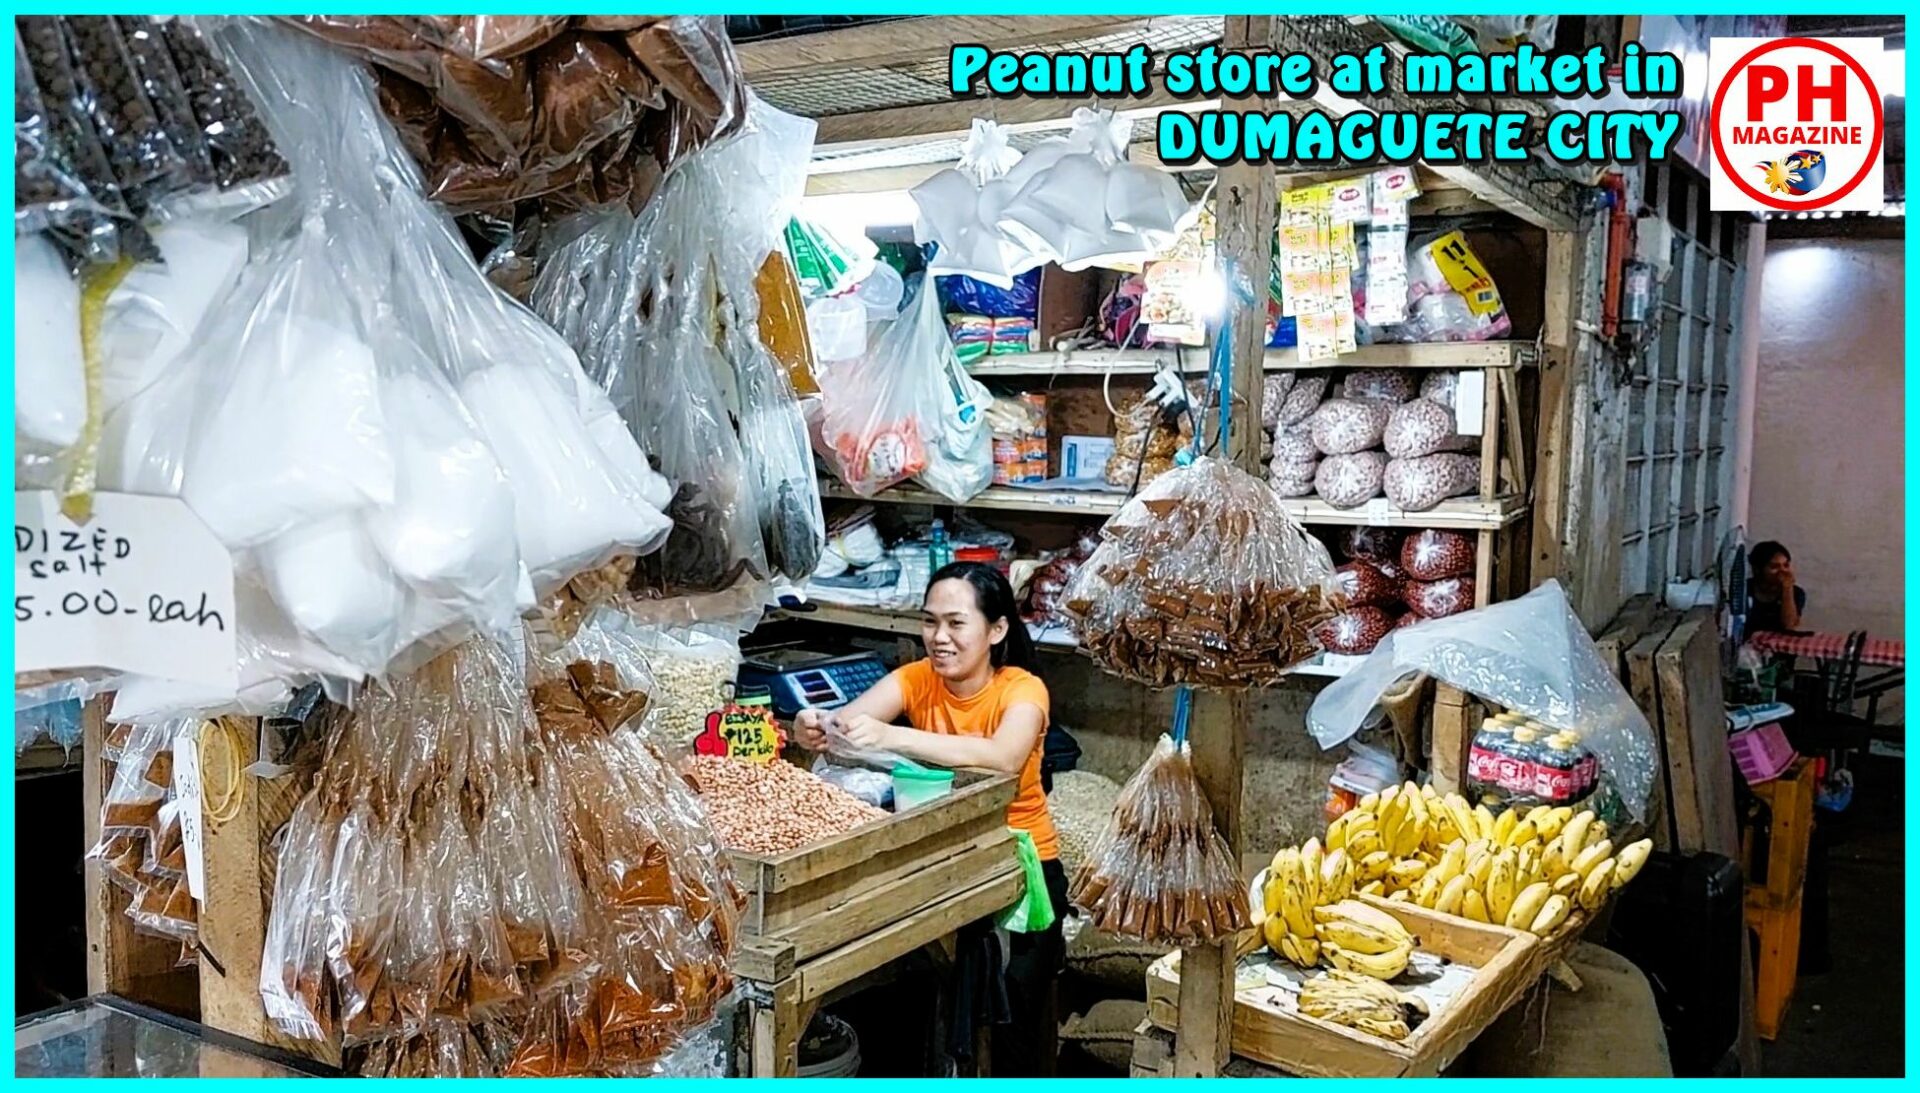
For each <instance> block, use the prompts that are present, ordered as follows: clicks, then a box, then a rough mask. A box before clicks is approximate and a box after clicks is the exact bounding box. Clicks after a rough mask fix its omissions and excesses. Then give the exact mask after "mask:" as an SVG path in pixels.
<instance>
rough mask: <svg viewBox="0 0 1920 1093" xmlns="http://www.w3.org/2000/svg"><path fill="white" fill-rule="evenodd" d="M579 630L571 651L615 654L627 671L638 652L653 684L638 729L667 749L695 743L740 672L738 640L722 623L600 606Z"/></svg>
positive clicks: (591, 653) (581, 653)
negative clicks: (681, 622) (670, 620)
mask: <svg viewBox="0 0 1920 1093" xmlns="http://www.w3.org/2000/svg"><path fill="white" fill-rule="evenodd" d="M580 635H581V636H579V637H577V638H576V641H575V643H573V644H571V645H569V646H568V648H569V650H572V651H574V652H577V653H578V654H579V655H581V656H591V655H599V656H606V657H612V658H614V662H615V663H616V665H617V666H619V667H620V668H621V671H622V672H623V673H625V672H626V671H627V667H626V665H627V664H628V662H629V658H630V657H632V656H634V655H636V654H637V655H638V657H639V658H640V659H641V661H642V662H643V664H644V666H645V670H646V671H647V672H648V673H649V674H650V676H651V679H652V684H653V686H652V688H651V689H650V690H649V691H648V693H649V695H650V696H651V698H652V701H651V703H650V709H649V710H648V715H647V717H646V719H645V721H643V722H642V724H641V726H640V732H641V734H642V735H643V736H644V737H645V738H646V739H648V740H651V741H654V742H657V743H658V744H660V746H662V747H666V748H672V749H681V748H686V747H690V746H691V745H692V743H693V738H694V737H696V736H698V735H700V732H701V730H703V729H705V728H706V720H707V714H709V713H711V712H712V711H714V710H716V709H718V708H719V706H720V703H721V702H723V701H725V698H726V693H725V692H726V688H727V686H728V685H729V684H731V683H732V682H733V680H734V678H735V677H736V676H737V675H738V674H739V671H740V660H741V655H740V644H739V641H738V640H737V639H736V638H735V637H734V636H733V635H732V634H731V633H727V632H725V631H724V630H723V629H722V628H720V627H713V626H702V625H693V626H684V627H678V626H673V627H669V626H657V625H650V624H647V623H643V622H640V621H638V620H636V619H634V618H632V617H631V616H629V615H627V614H626V613H624V612H622V611H618V610H613V609H609V608H602V609H600V610H599V611H597V612H595V613H594V614H593V615H590V616H589V617H588V619H587V621H586V623H585V624H583V625H582V626H581V628H580Z"/></svg>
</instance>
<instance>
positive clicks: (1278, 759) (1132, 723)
mask: <svg viewBox="0 0 1920 1093" xmlns="http://www.w3.org/2000/svg"><path fill="white" fill-rule="evenodd" d="M1041 670H1042V673H1043V675H1044V677H1045V679H1046V681H1047V690H1048V693H1049V695H1050V696H1051V698H1052V701H1053V715H1054V718H1055V719H1056V720H1057V721H1059V722H1060V723H1062V724H1064V725H1066V726H1067V727H1068V728H1070V729H1071V730H1072V732H1073V735H1074V739H1076V740H1078V741H1079V742H1080V752H1081V755H1080V769H1081V770H1090V771H1093V772H1094V773H1096V774H1102V775H1105V776H1106V777H1108V778H1111V779H1113V780H1114V781H1116V782H1119V783H1121V784H1122V785H1125V784H1126V781H1127V779H1128V778H1131V777H1133V773H1134V771H1136V770H1138V769H1140V764H1142V763H1144V762H1146V759H1147V756H1148V755H1150V754H1152V752H1153V745H1154V742H1155V741H1157V740H1159V739H1160V734H1161V733H1163V732H1165V731H1166V730H1167V728H1168V726H1169V725H1171V724H1172V719H1173V693H1172V692H1171V691H1167V692H1162V693H1155V692H1152V691H1149V690H1147V689H1146V688H1145V687H1140V686H1136V685H1134V684H1132V683H1127V682H1125V681H1122V680H1119V679H1115V678H1114V677H1112V676H1109V675H1107V674H1105V673H1104V672H1102V671H1100V669H1098V668H1096V667H1094V665H1093V662H1092V661H1089V660H1087V659H1085V658H1083V657H1077V656H1059V655H1054V654H1045V655H1044V659H1043V660H1042V661H1041ZM1320 686H1321V684H1320V683H1319V681H1317V680H1315V681H1304V680H1303V681H1301V682H1298V683H1292V684H1289V685H1287V686H1285V687H1277V688H1272V689H1269V690H1266V691H1262V692H1259V693H1258V694H1257V696H1256V698H1255V700H1254V707H1253V727H1252V735H1251V736H1250V737H1249V738H1248V739H1247V742H1246V752H1245V754H1246V775H1245V779H1244V781H1243V782H1242V783H1241V786H1242V788H1241V794H1242V797H1241V800H1242V805H1241V808H1242V832H1243V835H1244V837H1245V843H1246V846H1245V849H1246V850H1248V851H1250V852H1265V853H1271V852H1272V851H1274V850H1277V849H1279V848H1280V847H1282V846H1287V845H1291V844H1295V843H1300V842H1303V841H1305V840H1306V838H1307V837H1308V836H1309V835H1317V834H1320V832H1321V831H1322V830H1324V828H1325V827H1326V816H1325V814H1324V813H1323V812H1322V811H1321V810H1322V808H1323V807H1324V805H1325V804H1326V798H1327V775H1329V774H1331V773H1332V772H1333V768H1334V765H1335V764H1336V763H1338V762H1339V761H1340V760H1341V759H1342V758H1345V754H1346V751H1345V749H1344V748H1336V749H1335V750H1334V751H1331V752H1322V751H1321V750H1320V746H1319V745H1318V744H1316V743H1314V741H1313V737H1312V736H1310V735H1309V734H1308V733H1307V725H1306V714H1307V707H1308V706H1310V705H1312V703H1313V696H1314V695H1315V694H1316V693H1318V692H1319V689H1320Z"/></svg>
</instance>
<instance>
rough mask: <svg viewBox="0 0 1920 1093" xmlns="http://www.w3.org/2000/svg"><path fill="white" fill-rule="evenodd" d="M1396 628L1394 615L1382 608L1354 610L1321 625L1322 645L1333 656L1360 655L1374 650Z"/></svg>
mask: <svg viewBox="0 0 1920 1093" xmlns="http://www.w3.org/2000/svg"><path fill="white" fill-rule="evenodd" d="M1392 629H1393V616H1392V615H1389V614H1387V612H1386V611H1385V610H1383V609H1381V608H1379V607H1353V608H1349V609H1348V610H1346V611H1342V612H1341V613H1340V614H1338V615H1335V616H1334V617H1333V618H1331V619H1328V620H1327V621H1326V622H1323V623H1321V624H1320V628H1319V630H1318V631H1317V633H1318V636H1319V638H1320V643H1321V644H1322V645H1324V646H1326V648H1327V651H1328V652H1330V653H1339V654H1342V655H1343V656H1357V655H1360V654H1363V653H1371V652H1373V647H1374V646H1376V645H1378V644H1379V643H1380V639H1381V638H1383V637H1385V636H1386V635H1387V632H1388V631H1390V630H1392Z"/></svg>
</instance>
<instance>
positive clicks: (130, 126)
mask: <svg viewBox="0 0 1920 1093" xmlns="http://www.w3.org/2000/svg"><path fill="white" fill-rule="evenodd" d="M61 25H62V29H63V30H64V32H65V36H66V41H67V47H68V50H69V54H70V56H72V57H73V59H74V61H75V65H74V76H75V79H76V81H77V83H78V85H79V87H80V90H81V94H82V95H83V97H84V101H85V103H86V106H87V110H88V115H89V117H90V120H91V121H92V122H93V129H94V132H95V133H96V134H98V135H99V137H100V144H101V147H102V148H104V149H105V150H106V153H107V162H108V164H109V166H110V167H111V168H112V169H113V177H114V181H115V182H116V183H117V184H118V185H119V187H120V192H121V194H122V195H123V196H124V197H125V198H126V200H127V202H128V205H129V207H130V208H131V209H132V211H133V212H134V213H136V214H143V213H144V212H145V211H146V210H148V209H151V208H153V207H154V206H155V205H156V204H158V203H159V202H160V201H161V200H162V199H164V198H167V197H169V196H171V195H173V194H176V193H180V192H182V191H185V190H188V189H190V188H192V187H193V186H195V185H196V184H204V183H210V182H211V181H212V180H211V177H210V169H209V171H202V172H196V165H195V163H194V161H193V159H192V158H191V157H190V155H188V154H183V153H182V151H181V150H180V149H179V148H176V147H175V146H174V144H173V141H172V139H171V138H170V136H169V134H168V130H167V127H166V125H165V122H164V121H163V119H162V117H161V115H160V113H159V111H158V110H156V109H155V108H154V104H153V101H152V99H150V98H149V97H148V90H147V87H146V86H145V84H146V81H145V80H143V78H142V76H143V73H142V72H141V70H140V68H139V66H138V64H137V63H136V61H135V59H134V54H133V50H132V48H131V47H130V46H129V45H128V43H127V40H126V37H125V36H124V35H123V34H122V33H121V28H120V25H119V23H118V22H117V21H116V20H115V18H114V17H113V16H111V15H70V16H63V17H61Z"/></svg>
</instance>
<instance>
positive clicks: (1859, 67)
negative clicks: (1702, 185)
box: [1709, 38, 1885, 212]
mask: <svg viewBox="0 0 1920 1093" xmlns="http://www.w3.org/2000/svg"><path fill="white" fill-rule="evenodd" d="M1709 58H1710V60H1711V64H1710V69H1711V75H1712V81H1713V82H1712V87H1713V107H1712V112H1711V114H1710V120H1709V124H1710V125H1711V126H1712V127H1713V134H1712V136H1713V177H1712V180H1711V185H1710V187H1709V189H1710V196H1711V199H1712V207H1713V208H1714V209H1716V210H1749V211H1755V212H1764V211H1767V210H1780V211H1785V212H1797V211H1802V210H1810V209H1829V210H1835V211H1841V210H1858V211H1871V210H1876V209H1879V208H1880V206H1881V204H1882V203H1883V201H1884V199H1885V193H1884V184H1883V179H1882V175H1883V173H1884V161H1883V157H1882V149H1881V145H1882V138H1883V136H1884V132H1885V118H1884V113H1883V107H1882V104H1881V98H1880V90H1879V88H1878V86H1877V85H1876V84H1875V83H1874V73H1876V72H1879V71H1880V70H1881V64H1882V49H1881V40H1880V39H1878V38H1715V39H1713V43H1712V46H1711V48H1710V51H1709Z"/></svg>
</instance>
